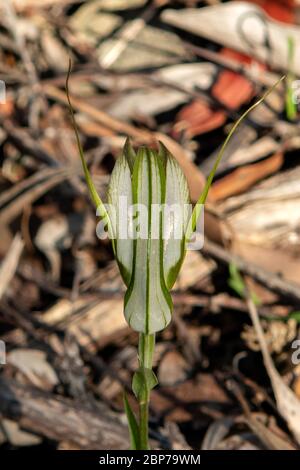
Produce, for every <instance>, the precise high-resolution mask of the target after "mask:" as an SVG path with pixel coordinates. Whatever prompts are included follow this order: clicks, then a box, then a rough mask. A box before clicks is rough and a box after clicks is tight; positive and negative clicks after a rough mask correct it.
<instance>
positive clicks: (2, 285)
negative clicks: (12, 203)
mask: <svg viewBox="0 0 300 470" xmlns="http://www.w3.org/2000/svg"><path fill="white" fill-rule="evenodd" d="M23 247H24V242H23V240H22V238H21V236H20V234H19V233H17V235H15V238H14V239H13V242H12V244H11V246H10V249H9V251H8V253H7V255H6V256H5V258H4V260H3V261H2V264H1V266H0V299H1V298H2V296H3V294H4V293H5V291H6V289H7V288H8V286H9V284H10V281H11V280H12V278H13V277H14V274H15V272H16V269H17V267H18V263H19V259H20V256H21V254H22V251H23Z"/></svg>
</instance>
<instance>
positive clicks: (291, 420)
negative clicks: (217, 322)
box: [247, 295, 300, 444]
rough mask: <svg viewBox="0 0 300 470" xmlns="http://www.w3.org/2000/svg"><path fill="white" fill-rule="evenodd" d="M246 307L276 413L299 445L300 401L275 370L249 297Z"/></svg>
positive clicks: (254, 308) (253, 305)
mask: <svg viewBox="0 0 300 470" xmlns="http://www.w3.org/2000/svg"><path fill="white" fill-rule="evenodd" d="M247 305H248V309H249V313H250V316H251V320H252V322H253V326H254V328H255V331H256V334H257V338H258V341H259V344H260V348H261V352H262V355H263V360H264V364H265V367H266V369H267V372H268V375H269V377H270V380H271V384H272V388H273V391H274V395H275V398H276V403H277V407H278V411H279V413H280V414H281V415H282V417H283V418H284V419H285V420H286V422H287V424H288V427H289V428H290V430H291V432H292V433H293V435H294V436H295V439H296V440H297V442H298V444H300V400H299V399H298V398H297V396H296V395H295V394H294V392H293V391H292V390H291V389H290V388H289V387H288V386H287V385H286V384H285V383H284V382H283V380H282V378H281V377H280V375H279V373H278V372H277V370H276V368H275V365H274V362H273V360H272V358H271V355H270V353H269V350H268V347H267V343H266V340H265V337H264V332H263V329H262V326H261V324H260V320H259V316H258V313H257V309H256V306H255V304H254V302H253V301H252V299H251V297H250V295H248V296H247Z"/></svg>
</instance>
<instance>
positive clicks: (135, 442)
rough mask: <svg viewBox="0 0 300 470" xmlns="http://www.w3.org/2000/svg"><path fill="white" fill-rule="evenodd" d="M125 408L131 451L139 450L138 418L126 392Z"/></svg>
mask: <svg viewBox="0 0 300 470" xmlns="http://www.w3.org/2000/svg"><path fill="white" fill-rule="evenodd" d="M123 400H124V408H125V413H126V416H127V421H128V428H129V435H130V447H131V450H137V449H139V435H140V433H139V426H138V423H137V420H136V417H135V415H134V413H133V411H132V409H131V406H130V404H129V401H128V398H127V395H126V392H124V398H123Z"/></svg>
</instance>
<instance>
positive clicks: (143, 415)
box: [139, 333, 155, 450]
mask: <svg viewBox="0 0 300 470" xmlns="http://www.w3.org/2000/svg"><path fill="white" fill-rule="evenodd" d="M154 346H155V334H152V335H147V334H144V333H140V337H139V364H140V368H141V369H149V370H152V362H153V353H154ZM149 401H150V390H148V388H147V387H146V386H145V387H144V390H143V393H141V395H140V397H139V412H140V414H139V418H140V425H139V429H140V450H148V449H149V440H148V434H149V430H148V420H149Z"/></svg>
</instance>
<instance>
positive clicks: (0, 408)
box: [0, 378, 129, 450]
mask: <svg viewBox="0 0 300 470" xmlns="http://www.w3.org/2000/svg"><path fill="white" fill-rule="evenodd" d="M0 412H1V414H2V415H3V416H5V417H8V418H9V419H13V420H14V421H17V422H18V423H19V425H20V427H21V428H22V429H25V430H28V431H30V432H33V433H36V434H39V435H42V436H44V437H47V438H49V439H53V440H56V441H68V442H70V443H71V444H73V445H74V446H75V447H77V448H79V449H97V450H101V449H110V450H113V449H121V450H123V449H128V447H129V443H128V436H127V429H126V427H125V425H124V424H122V423H121V422H120V421H119V420H118V419H116V417H115V416H114V415H113V414H112V413H111V412H110V411H109V410H104V412H103V411H102V410H100V409H99V411H97V410H95V409H92V410H91V409H89V408H87V407H86V406H85V405H84V404H82V403H80V404H79V403H78V402H74V401H72V400H70V399H67V398H58V397H55V396H54V395H51V394H49V393H45V392H41V391H40V390H37V389H35V388H29V387H24V386H21V385H19V384H17V383H16V382H15V381H12V380H6V379H3V378H1V379H0Z"/></svg>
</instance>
